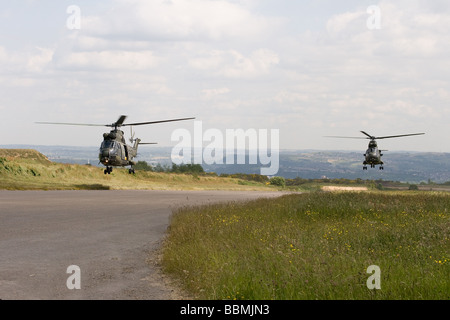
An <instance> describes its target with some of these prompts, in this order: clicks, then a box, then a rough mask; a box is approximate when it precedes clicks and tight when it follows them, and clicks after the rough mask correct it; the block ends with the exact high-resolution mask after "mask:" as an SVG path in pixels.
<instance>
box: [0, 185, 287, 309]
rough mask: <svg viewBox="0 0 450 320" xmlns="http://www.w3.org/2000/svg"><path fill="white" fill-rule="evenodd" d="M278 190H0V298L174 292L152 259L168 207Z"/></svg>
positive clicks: (163, 295)
mask: <svg viewBox="0 0 450 320" xmlns="http://www.w3.org/2000/svg"><path fill="white" fill-rule="evenodd" d="M279 195H280V193H277V192H242V191H239V192H234V191H135V190H124V191H4V190H1V191H0V299H3V300H16V299H24V300H30V299H33V300H34V299H50V300H53V299H64V300H71V299H87V300H99V299H101V300H106V299H108V300H110V299H120V300H125V299H145V300H153V299H158V300H169V299H180V298H182V297H180V296H178V293H177V292H176V290H175V291H174V290H173V288H171V287H170V285H168V284H167V281H165V278H164V275H163V274H162V273H161V271H160V269H159V267H158V266H157V264H156V263H155V262H156V260H157V259H156V258H157V256H156V255H157V250H158V249H159V248H160V245H161V243H162V240H163V237H164V235H165V232H166V229H167V226H168V224H169V217H170V215H171V213H172V210H173V209H174V208H176V207H179V206H184V205H196V204H205V203H212V202H219V201H221V202H223V201H237V200H247V199H255V198H258V197H276V196H279ZM70 266H78V267H79V271H74V270H69V272H67V271H68V270H67V269H68V267H70ZM68 280H69V281H68ZM68 282H69V286H71V285H75V284H80V289H76V288H72V289H69V287H68V285H67V283H68Z"/></svg>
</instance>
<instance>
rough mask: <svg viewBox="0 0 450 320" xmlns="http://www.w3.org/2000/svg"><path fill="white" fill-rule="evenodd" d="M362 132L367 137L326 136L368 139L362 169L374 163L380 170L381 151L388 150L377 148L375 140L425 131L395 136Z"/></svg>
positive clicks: (381, 166) (401, 135)
mask: <svg viewBox="0 0 450 320" xmlns="http://www.w3.org/2000/svg"><path fill="white" fill-rule="evenodd" d="M360 132H361V133H362V134H364V135H366V136H367V137H341V136H328V137H330V138H347V139H370V142H369V146H368V147H367V150H366V153H364V157H365V159H364V162H363V165H364V166H363V170H367V165H370V167H371V168H375V166H376V165H379V166H380V170H384V167H383V164H384V162H383V161H382V160H381V157H382V156H383V154H382V153H381V152H382V151H388V150H380V149H378V145H377V142H376V141H375V140H377V139H378V140H379V139H388V138H398V137H407V136H417V135H422V134H425V133H408V134H400V135H395V136H383V137H375V136H372V135H370V134H368V133H367V132H365V131H360Z"/></svg>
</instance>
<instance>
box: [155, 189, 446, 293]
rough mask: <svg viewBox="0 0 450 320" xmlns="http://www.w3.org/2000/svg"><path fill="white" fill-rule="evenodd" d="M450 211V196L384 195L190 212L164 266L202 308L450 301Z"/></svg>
mask: <svg viewBox="0 0 450 320" xmlns="http://www.w3.org/2000/svg"><path fill="white" fill-rule="evenodd" d="M449 209H450V195H449V194H448V193H433V192H386V191H384V192H375V191H374V192H358V193H354V192H340V193H328V192H311V193H305V194H297V195H287V196H283V197H281V198H277V199H261V200H256V201H251V202H248V203H244V204H242V203H240V204H238V203H229V204H216V205H208V206H202V207H192V208H183V209H180V210H178V211H177V212H175V213H174V215H173V216H172V219H171V224H170V228H169V232H168V235H167V239H166V241H165V244H164V246H163V249H162V253H163V254H162V257H163V258H162V265H163V268H164V270H165V272H167V273H168V274H170V275H172V276H173V277H174V278H175V279H177V280H179V281H180V282H181V285H182V287H183V288H184V289H185V290H187V292H188V293H189V294H190V295H192V296H194V297H196V298H198V299H249V300H253V299H279V300H291V299H402V300H403V299H450V215H449V212H448V210H449ZM371 265H377V266H379V267H380V269H381V289H380V290H377V289H372V290H370V289H368V288H367V285H366V282H367V279H368V278H369V276H371V274H368V273H366V270H367V268H368V267H369V266H371Z"/></svg>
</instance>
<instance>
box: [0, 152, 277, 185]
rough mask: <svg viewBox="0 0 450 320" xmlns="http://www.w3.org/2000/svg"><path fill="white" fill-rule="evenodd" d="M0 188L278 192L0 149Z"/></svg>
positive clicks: (207, 178)
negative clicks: (106, 168) (108, 168)
mask: <svg viewBox="0 0 450 320" xmlns="http://www.w3.org/2000/svg"><path fill="white" fill-rule="evenodd" d="M0 189H7V190H80V189H84V190H110V189H111V190H113V189H142V190H260V191H261V190H266V191H275V190H277V188H276V187H274V186H267V185H265V184H264V183H258V182H251V183H250V182H247V181H244V180H241V179H235V178H223V177H214V176H200V175H190V174H175V173H164V172H150V171H138V170H137V171H136V174H129V173H128V169H126V168H114V170H113V172H112V173H111V174H107V175H105V174H104V173H103V169H102V168H98V167H95V166H88V165H76V164H63V163H55V162H51V161H49V160H48V159H47V158H46V157H45V156H44V155H42V154H41V153H39V152H37V151H35V150H29V149H0Z"/></svg>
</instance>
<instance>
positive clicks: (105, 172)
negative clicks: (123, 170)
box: [103, 167, 113, 174]
mask: <svg viewBox="0 0 450 320" xmlns="http://www.w3.org/2000/svg"><path fill="white" fill-rule="evenodd" d="M112 169H113V168H112V167H106V169H105V170H103V173H104V174H110V173H111V172H112Z"/></svg>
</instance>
